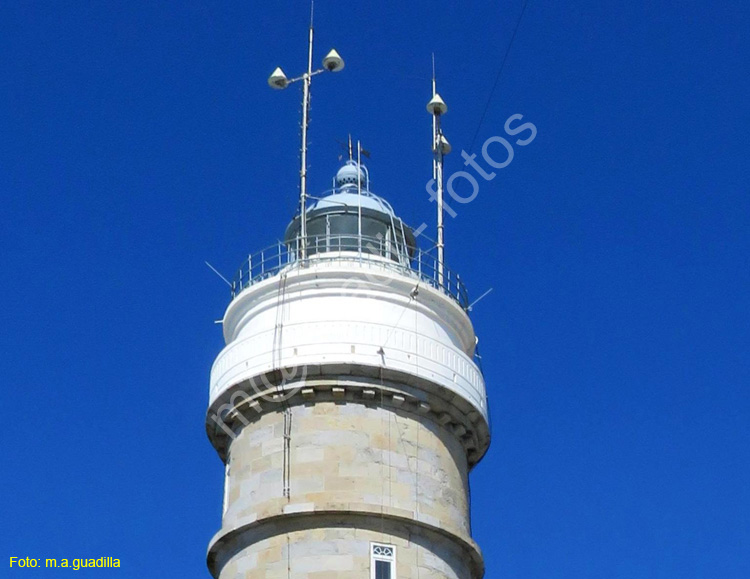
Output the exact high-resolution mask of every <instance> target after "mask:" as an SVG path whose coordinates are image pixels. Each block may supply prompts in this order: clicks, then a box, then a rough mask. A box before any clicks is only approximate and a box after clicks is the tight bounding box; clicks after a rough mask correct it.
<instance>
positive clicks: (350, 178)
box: [336, 161, 366, 187]
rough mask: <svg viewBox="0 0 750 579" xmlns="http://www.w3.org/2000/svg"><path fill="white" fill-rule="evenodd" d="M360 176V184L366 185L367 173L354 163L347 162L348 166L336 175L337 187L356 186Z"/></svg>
mask: <svg viewBox="0 0 750 579" xmlns="http://www.w3.org/2000/svg"><path fill="white" fill-rule="evenodd" d="M358 174H359V182H360V183H362V185H364V184H365V183H366V179H365V172H364V171H363V170H362V168H361V167H359V166H357V163H355V162H354V161H347V163H346V165H344V166H343V167H341V169H339V170H338V172H337V173H336V186H337V187H342V186H344V185H356V184H357V175H358Z"/></svg>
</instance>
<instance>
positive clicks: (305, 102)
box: [268, 2, 344, 259]
mask: <svg viewBox="0 0 750 579" xmlns="http://www.w3.org/2000/svg"><path fill="white" fill-rule="evenodd" d="M312 58H313V3H312V2H311V3H310V30H309V33H308V40H307V72H305V73H304V74H303V75H301V76H298V77H296V78H293V79H288V78H287V77H286V74H284V71H283V70H281V68H279V67H277V68H276V70H274V71H273V72H272V73H271V76H270V77H269V78H268V84H269V85H270V87H271V88H274V89H284V88H286V87H287V86H289V85H290V84H291V83H293V82H296V81H298V80H301V81H302V143H301V145H300V171H299V214H300V246H299V250H300V258H301V259H305V258H306V257H307V127H308V125H309V123H310V84H311V82H312V77H314V76H315V75H316V74H320V73H321V72H326V71H329V72H339V71H340V70H343V69H344V60H343V59H342V58H341V56H339V53H338V52H336V50H335V49H332V50H331V51H330V52H329V53H328V54H327V55H326V56H325V58H324V59H323V68H319V69H318V70H313V68H312Z"/></svg>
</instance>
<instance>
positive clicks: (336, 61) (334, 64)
mask: <svg viewBox="0 0 750 579" xmlns="http://www.w3.org/2000/svg"><path fill="white" fill-rule="evenodd" d="M323 68H325V69H326V70H327V71H329V72H339V71H341V70H344V59H343V58H341V56H340V55H339V53H338V52H336V49H332V50H331V52H329V53H328V54H326V56H325V58H324V59H323Z"/></svg>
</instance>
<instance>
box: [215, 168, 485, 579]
mask: <svg viewBox="0 0 750 579" xmlns="http://www.w3.org/2000/svg"><path fill="white" fill-rule="evenodd" d="M350 157H351V155H350ZM332 185H333V187H332V189H331V190H330V191H328V192H326V193H324V194H323V195H320V196H317V197H316V198H315V200H314V201H312V202H310V203H308V205H307V206H306V207H305V212H304V213H303V215H304V218H305V219H306V223H305V230H306V239H305V243H304V244H302V243H301V229H302V225H301V221H300V215H298V216H297V217H295V218H294V219H293V220H292V222H291V223H290V224H289V225H288V227H287V228H286V234H285V237H284V241H283V242H280V243H278V244H277V245H274V246H273V247H271V248H269V249H266V250H263V251H261V252H259V253H256V254H253V255H251V256H250V257H249V258H248V259H247V261H246V262H245V264H244V265H243V266H242V268H241V269H240V271H239V272H238V273H237V276H236V277H235V279H234V283H233V286H232V299H231V302H230V303H229V306H228V307H227V310H226V313H225V315H224V318H223V332H224V339H225V341H226V347H225V348H224V349H223V350H222V351H221V352H220V353H219V355H218V356H217V358H216V361H215V362H214V365H213V368H212V370H211V383H210V402H209V408H208V413H207V418H206V428H207V432H208V436H209V438H210V440H211V443H212V444H213V446H214V447H215V449H216V451H217V452H218V454H219V456H220V457H221V459H222V461H223V462H224V463H225V465H226V479H225V488H224V509H223V517H222V524H221V529H220V530H219V531H218V533H216V535H215V536H214V537H213V539H212V540H211V542H210V545H209V548H208V567H209V569H210V571H211V573H212V574H213V576H214V577H216V578H218V579H240V578H243V579H249V578H252V579H256V578H257V579H272V578H279V579H282V578H299V579H302V578H305V579H336V578H342V579H343V578H346V579H351V578H361V579H396V578H399V579H406V578H409V579H411V578H414V579H416V578H418V577H419V578H420V579H427V578H431V579H438V578H440V579H479V578H481V577H482V576H483V573H484V567H483V561H482V555H481V552H480V550H479V547H478V546H477V545H476V543H475V542H474V541H473V540H472V538H471V525H470V518H469V478H468V477H469V471H470V470H471V468H472V467H473V466H474V465H476V464H477V462H478V461H479V460H480V459H481V458H482V456H483V454H484V453H485V451H486V450H487V448H488V446H489V442H490V438H489V428H488V414H487V401H486V394H485V387H484V381H483V378H482V374H481V372H480V371H479V369H478V367H477V365H476V363H475V361H474V348H475V344H476V337H475V334H474V330H473V327H472V324H471V321H470V320H469V316H468V315H467V309H468V302H467V294H466V290H465V288H464V286H463V284H462V283H461V281H460V278H459V276H458V275H457V274H455V273H454V272H452V271H451V270H450V269H448V268H447V267H445V266H444V264H443V263H442V260H441V261H440V262H439V261H438V258H437V254H436V253H433V252H432V251H427V250H421V249H419V247H418V245H417V243H416V240H415V236H414V233H413V232H412V230H411V229H410V228H409V227H408V226H407V225H406V224H405V223H404V222H403V221H402V220H401V219H400V218H399V216H398V215H397V214H396V212H395V211H394V210H393V208H392V207H391V205H390V204H389V203H388V202H387V201H386V200H385V199H384V198H382V197H379V196H378V195H376V194H374V193H372V192H371V191H370V184H369V174H368V171H367V169H366V168H365V167H364V166H363V165H361V164H360V163H358V162H357V161H356V160H352V159H351V158H350V159H349V160H348V161H347V162H345V164H344V165H343V166H342V167H341V168H340V169H339V170H338V172H337V173H336V175H335V178H334V180H333V183H332ZM303 249H304V251H303Z"/></svg>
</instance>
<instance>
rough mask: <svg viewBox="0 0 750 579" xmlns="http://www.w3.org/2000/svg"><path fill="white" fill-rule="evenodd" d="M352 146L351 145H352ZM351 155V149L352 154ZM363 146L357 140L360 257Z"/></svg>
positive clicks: (360, 245) (360, 244)
mask: <svg viewBox="0 0 750 579" xmlns="http://www.w3.org/2000/svg"><path fill="white" fill-rule="evenodd" d="M350 146H351V145H350ZM349 154H350V155H351V149H350V153H349ZM361 155H362V145H361V144H360V143H359V139H357V237H358V239H359V241H358V242H357V243H358V246H359V255H360V257H361V256H362V179H361V177H360V176H361V172H362V169H361V167H362V156H361Z"/></svg>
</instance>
